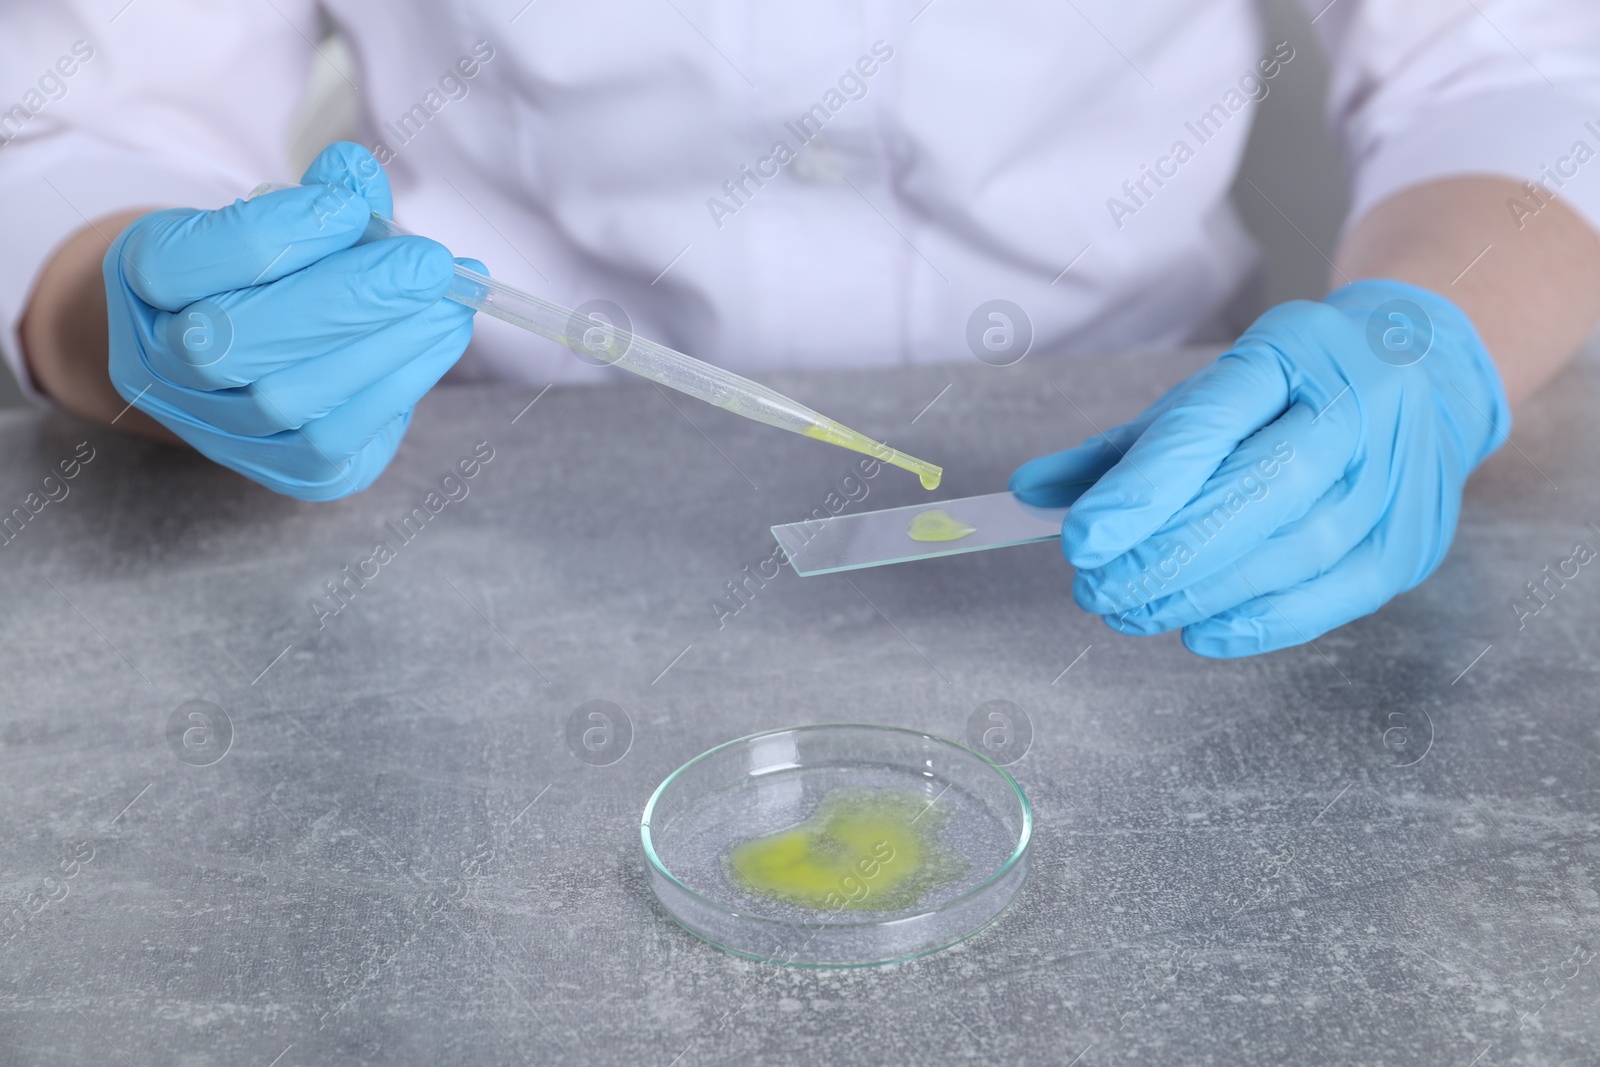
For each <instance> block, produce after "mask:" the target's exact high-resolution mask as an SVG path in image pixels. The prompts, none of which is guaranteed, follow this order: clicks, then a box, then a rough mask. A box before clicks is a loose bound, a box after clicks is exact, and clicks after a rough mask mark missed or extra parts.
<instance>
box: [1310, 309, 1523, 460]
mask: <svg viewBox="0 0 1600 1067" xmlns="http://www.w3.org/2000/svg"><path fill="white" fill-rule="evenodd" d="M1323 302H1324V303H1326V304H1328V305H1329V306H1331V307H1334V308H1337V309H1338V310H1339V311H1342V312H1344V313H1345V314H1346V315H1347V316H1349V317H1350V318H1351V319H1352V320H1353V321H1354V322H1355V323H1356V324H1357V325H1358V326H1359V327H1360V328H1361V329H1362V331H1363V333H1364V336H1365V341H1366V347H1367V348H1368V349H1370V350H1371V353H1372V355H1373V356H1374V357H1375V358H1377V359H1378V360H1381V361H1382V362H1384V363H1387V364H1389V365H1390V366H1393V367H1395V368H1397V369H1399V370H1402V371H1406V372H1410V373H1418V374H1424V375H1426V376H1427V377H1428V378H1429V379H1430V380H1431V381H1432V383H1433V388H1434V390H1435V394H1436V398H1437V400H1438V401H1439V402H1440V403H1442V404H1445V405H1447V406H1448V407H1450V408H1451V409H1452V410H1455V411H1456V412H1457V418H1456V420H1455V421H1456V425H1457V426H1458V427H1460V429H1461V430H1462V432H1463V435H1464V437H1465V441H1464V443H1465V444H1466V445H1467V446H1468V448H1467V450H1468V456H1467V459H1468V461H1469V469H1471V468H1475V467H1477V466H1478V464H1480V463H1482V462H1483V461H1484V460H1485V459H1486V458H1488V457H1489V455H1490V454H1492V453H1493V452H1494V451H1495V450H1496V449H1498V448H1499V447H1500V445H1501V444H1503V443H1504V442H1505V440H1506V438H1507V437H1509V436H1510V434H1511V404H1510V401H1509V400H1508V398H1507V395H1506V388H1505V383H1504V382H1503V381H1502V380H1501V376H1500V370H1499V368H1498V367H1497V366H1496V364H1495V361H1494V359H1493V357H1492V356H1491V355H1490V354H1489V350H1488V348H1487V347H1486V346H1485V345H1484V343H1483V339H1482V338H1481V337H1480V336H1479V334H1478V330H1477V327H1476V326H1475V325H1474V324H1473V322H1472V319H1471V318H1470V317H1469V316H1468V315H1467V313H1466V312H1465V311H1463V310H1462V309H1461V308H1460V307H1459V306H1457V305H1456V304H1455V303H1454V302H1453V301H1451V300H1449V299H1447V298H1446V297H1443V296H1441V295H1439V294H1438V293H1436V292H1434V291H1432V290H1430V289H1424V288H1422V287H1421V286H1417V285H1412V284H1411V283H1409V282H1402V281H1396V280H1393V279H1388V278H1364V279H1361V280H1359V281H1354V282H1350V283H1349V284H1347V285H1344V286H1342V287H1340V288H1338V289H1336V290H1334V291H1333V292H1332V293H1329V294H1328V295H1327V296H1326V297H1325V298H1323Z"/></svg>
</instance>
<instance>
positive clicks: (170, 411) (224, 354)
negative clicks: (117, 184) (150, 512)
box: [103, 144, 481, 500]
mask: <svg viewBox="0 0 1600 1067" xmlns="http://www.w3.org/2000/svg"><path fill="white" fill-rule="evenodd" d="M304 180H305V182H306V183H307V184H306V187H305V188H300V189H290V190H286V191H284V192H281V193H277V194H274V195H272V196H264V197H260V198H258V199H255V200H249V201H243V202H237V203H234V204H231V205H229V206H228V207H225V208H222V209H220V210H218V211H194V210H182V209H180V210H172V211H157V212H153V213H151V214H149V215H145V216H143V217H141V218H140V219H138V220H137V221H135V222H134V223H133V224H132V225H130V226H129V227H128V228H127V229H126V230H124V231H123V232H122V234H121V235H120V236H119V237H118V238H117V239H116V240H115V241H114V242H113V243H112V245H111V249H110V251H109V252H107V254H106V257H105V262H104V271H103V273H104V278H105V287H106V301H107V324H108V327H109V335H110V363H109V369H110V373H111V380H112V382H113V384H115V386H116V387H117V391H118V392H119V393H120V394H121V395H122V397H123V399H124V400H126V401H127V402H128V403H129V404H130V405H132V406H134V407H137V408H139V409H140V410H142V411H145V412H147V413H149V414H150V415H152V416H153V417H154V418H155V419H156V420H157V421H159V422H160V423H162V424H163V425H165V426H166V427H167V428H168V429H170V430H172V431H173V432H174V433H176V434H177V435H178V436H179V437H181V438H183V439H184V440H185V441H187V442H188V443H189V444H191V445H192V446H194V448H195V449H196V450H198V451H199V452H201V453H202V454H204V455H205V456H207V457H209V458H210V459H212V460H214V461H215V462H217V463H219V464H221V465H223V466H225V467H228V468H230V469H232V470H235V471H238V472H239V473H241V474H243V475H245V476H246V477H248V478H251V479H253V480H254V481H257V482H259V483H261V484H262V485H265V486H267V487H268V488H270V489H273V490H276V491H277V492H280V493H284V494H286V495H288V496H293V497H297V498H299V499H302V500H331V499H334V498H336V497H342V496H346V495H348V494H350V493H353V492H356V491H358V490H360V489H364V488H366V486H367V485H369V484H370V483H371V482H372V481H373V479H375V478H376V477H377V476H378V475H379V473H380V472H382V470H383V469H384V467H385V466H387V465H388V463H389V460H390V459H391V458H392V457H393V455H394V452H395V449H396V448H397V447H398V445H399V443H400V438H401V436H402V435H403V434H404V433H405V430H406V427H407V425H408V424H409V422H410V419H411V410H412V408H413V407H414V406H415V405H416V403H417V401H418V400H420V399H421V398H422V396H423V395H424V394H425V393H426V392H427V391H428V390H429V389H431V388H433V386H434V384H435V383H436V382H437V381H438V380H439V378H440V377H441V376H443V374H444V373H445V371H447V370H449V369H450V367H451V366H452V365H453V364H454V363H455V361H456V360H457V359H458V358H459V357H460V355H461V353H462V351H463V350H464V349H465V348H466V346H467V341H468V340H469V339H470V338H471V336H472V311H471V310H470V309H469V308H466V307H463V306H461V305H460V304H458V303H455V302H454V301H450V300H445V299H444V295H445V293H446V291H447V290H448V289H449V288H450V286H451V285H452V284H453V283H454V281H455V275H454V269H455V267H456V266H457V265H458V264H461V265H463V266H465V267H468V268H470V269H473V270H475V271H479V270H481V264H478V263H475V262H473V261H471V260H464V261H457V260H452V258H451V256H450V253H449V251H448V250H446V249H445V248H444V246H443V245H440V244H438V243H436V242H434V241H429V240H427V239H425V238H422V237H405V238H397V239H395V240H393V241H383V242H379V243H375V244H369V245H362V246H358V242H359V241H360V239H361V237H362V235H363V234H364V233H365V231H366V227H367V224H368V220H369V219H370V218H371V217H372V215H373V213H374V212H378V213H380V214H387V213H388V212H389V211H390V209H391V204H390V196H389V183H388V181H387V179H386V178H385V177H384V175H383V172H382V170H381V169H380V168H379V167H378V166H377V163H376V161H375V160H373V159H372V157H371V156H370V155H368V154H367V153H366V151H365V150H364V149H361V148H360V147H359V146H357V145H352V144H337V145H333V146H330V147H329V148H328V149H326V150H325V151H324V152H323V153H322V154H321V155H319V156H318V157H317V159H316V161H315V162H313V163H312V164H311V166H310V168H309V169H308V170H307V171H306V174H305V179H304ZM334 189H337V190H338V193H339V195H332V193H333V190H334Z"/></svg>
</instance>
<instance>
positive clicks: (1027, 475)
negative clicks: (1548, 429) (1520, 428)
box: [1011, 281, 1511, 657]
mask: <svg viewBox="0 0 1600 1067" xmlns="http://www.w3.org/2000/svg"><path fill="white" fill-rule="evenodd" d="M1510 431H1511V409H1510V406H1509V404H1508V403H1507V402H1506V396H1505V390H1504V388H1503V387H1502V385H1501V383H1500V376H1499V373H1498V372H1497V371H1496V369H1495V366H1494V363H1493V362H1492V361H1491V359H1490V358H1489V353H1488V351H1487V350H1486V349H1485V348H1484V346H1483V342H1482V341H1480V340H1479V339H1478V334H1477V331H1476V330H1474V329H1473V326H1472V323H1471V321H1469V320H1468V318H1467V316H1466V315H1465V314H1464V313H1463V312H1462V311H1461V309H1460V308H1458V307H1456V306H1455V305H1454V304H1452V303H1451V302H1450V301H1448V300H1446V299H1444V298H1443V297H1441V296H1439V295H1437V294H1435V293H1431V292H1428V291H1426V290H1423V289H1419V288H1417V287H1415V286H1412V285H1406V284H1404V283H1401V282H1394V281H1360V282H1356V283H1354V284H1352V285H1347V286H1345V287H1344V288H1342V289H1340V290H1338V291H1337V292H1335V293H1333V294H1331V295H1330V296H1328V297H1327V299H1326V300H1324V301H1322V302H1320V303H1313V302H1310V301H1300V300H1297V301H1294V302H1291V303H1288V304H1283V305H1281V306H1279V307H1276V308H1273V309H1272V310H1271V311H1268V312H1267V313H1266V314H1265V315H1263V316H1261V318H1260V319H1258V320H1256V323H1255V324H1254V325H1253V326H1251V327H1250V329H1249V330H1248V331H1246V332H1245V334H1244V336H1243V337H1241V338H1239V341H1238V343H1236V344H1235V345H1234V347H1233V349H1232V350H1231V351H1229V352H1227V353H1225V354H1224V355H1223V356H1222V357H1221V358H1220V359H1218V360H1217V361H1216V362H1215V363H1213V364H1212V365H1211V366H1209V367H1207V368H1206V369H1205V370H1202V371H1201V372H1200V373H1198V374H1196V375H1194V376H1193V377H1192V378H1189V379H1188V380H1187V381H1185V382H1182V383H1180V384H1179V385H1178V386H1177V387H1176V388H1174V389H1173V390H1171V391H1170V392H1168V393H1167V394H1166V395H1165V396H1164V397H1162V398H1161V399H1160V400H1158V401H1156V403H1155V404H1154V405H1152V406H1151V407H1150V408H1149V409H1148V410H1147V411H1146V412H1145V413H1144V414H1143V415H1141V416H1140V417H1139V418H1137V419H1135V420H1134V421H1132V422H1130V423H1127V424H1125V425H1123V426H1119V427H1117V428H1116V429H1114V430H1111V431H1110V432H1109V433H1107V434H1105V435H1104V436H1099V437H1094V438H1091V439H1090V440H1088V441H1086V442H1084V443H1083V444H1081V445H1079V446H1078V447H1077V448H1073V449H1069V450H1067V451H1065V452H1060V453H1057V454H1055V455H1050V456H1041V457H1039V458H1038V459H1034V460H1031V461H1029V462H1028V463H1025V464H1023V466H1022V467H1020V468H1019V469H1018V470H1017V472H1016V473H1015V474H1013V475H1012V476H1011V488H1012V490H1013V491H1015V492H1016V493H1017V494H1018V495H1019V496H1020V497H1021V498H1022V499H1023V500H1024V501H1026V502H1028V503H1034V504H1041V505H1048V506H1056V507H1060V506H1064V505H1067V504H1071V505H1072V510H1071V511H1070V512H1068V514H1067V517H1066V521H1065V522H1064V523H1063V525H1062V529H1061V545H1062V551H1063V552H1065V554H1066V557H1067V559H1068V560H1069V561H1070V562H1071V563H1072V564H1073V566H1075V567H1076V568H1078V573H1077V576H1076V579H1075V580H1074V582H1073V597H1074V599H1075V600H1077V602H1078V604H1079V605H1080V606H1081V607H1083V608H1084V610H1086V611H1090V612H1094V613H1095V614H1097V615H1103V616H1105V618H1106V622H1107V623H1108V624H1109V625H1110V626H1112V627H1113V628H1115V629H1118V630H1122V631H1124V632H1127V633H1135V634H1153V633H1159V632H1161V631H1163V630H1171V629H1176V628H1179V627H1182V628H1183V641H1184V644H1185V645H1187V646H1188V647H1189V649H1190V650H1191V651H1193V652H1197V653H1199V654H1200V655H1202V656H1218V657H1223V656H1245V655H1250V654H1253V653H1257V652H1267V651H1270V650H1272V649H1277V648H1283V647H1285V646H1287V645H1294V644H1299V643H1301V642H1303V641H1310V640H1312V639H1313V638H1315V637H1317V636H1318V635H1320V634H1323V633H1325V632H1327V631H1328V630H1331V629H1332V628H1334V627H1335V626H1340V625H1342V624H1344V623H1346V622H1349V621H1350V620H1351V619H1355V618H1359V617H1360V616H1362V615H1366V614H1368V613H1370V612H1373V611H1376V610H1377V609H1378V608H1379V607H1380V606H1382V605H1383V604H1384V602H1385V601H1387V600H1389V598H1390V597H1393V596H1395V595H1397V594H1399V593H1402V592H1404V591H1405V590H1407V589H1410V588H1411V587H1412V586H1414V585H1416V584H1417V583H1418V582H1420V581H1422V580H1423V579H1424V578H1426V577H1427V576H1428V575H1429V573H1431V572H1432V571H1433V569H1434V568H1435V567H1436V566H1438V564H1439V561H1440V560H1441V559H1443V558H1444V554H1445V550H1446V549H1447V548H1449V546H1450V539H1451V537H1452V536H1453V535H1454V534H1455V528H1456V519H1457V517H1458V515H1459V514H1460V510H1461V488H1462V485H1463V483H1465V482H1466V480H1467V475H1468V474H1470V473H1471V472H1472V470H1473V468H1475V467H1477V465H1478V464H1479V463H1481V462H1483V460H1484V458H1485V457H1486V456H1488V455H1489V454H1490V453H1491V452H1493V451H1494V450H1495V449H1496V448H1497V447H1498V446H1499V445H1500V443H1501V442H1502V441H1504V440H1505V438H1506V435H1507V434H1508V433H1510ZM1073 483H1079V484H1077V485H1074V484H1073ZM1090 483H1092V488H1089V489H1087V490H1085V489H1084V485H1086V484H1090ZM1080 494H1081V495H1080ZM1074 500H1075V501H1076V502H1075V503H1074Z"/></svg>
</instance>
